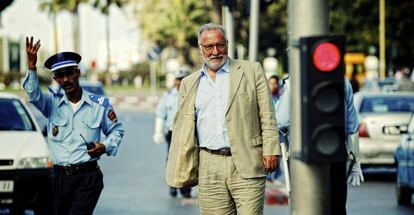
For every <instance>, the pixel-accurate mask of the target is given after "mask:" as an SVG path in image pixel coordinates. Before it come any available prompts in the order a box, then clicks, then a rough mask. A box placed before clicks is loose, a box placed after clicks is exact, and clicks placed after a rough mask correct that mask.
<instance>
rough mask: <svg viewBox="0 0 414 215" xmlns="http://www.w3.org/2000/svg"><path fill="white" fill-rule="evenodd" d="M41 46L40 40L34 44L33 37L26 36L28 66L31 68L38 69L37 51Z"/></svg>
mask: <svg viewBox="0 0 414 215" xmlns="http://www.w3.org/2000/svg"><path fill="white" fill-rule="evenodd" d="M39 48H40V40H38V41H37V42H36V43H35V44H33V37H30V40H29V38H28V37H26V52H27V67H28V69H29V70H32V71H35V70H36V62H37V51H38V50H39Z"/></svg>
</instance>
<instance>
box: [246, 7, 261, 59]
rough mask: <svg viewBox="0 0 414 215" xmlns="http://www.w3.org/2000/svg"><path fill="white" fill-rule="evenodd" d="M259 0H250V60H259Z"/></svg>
mask: <svg viewBox="0 0 414 215" xmlns="http://www.w3.org/2000/svg"><path fill="white" fill-rule="evenodd" d="M259 7H260V1H259V0H251V1H250V26H249V60H250V61H257V50H258V45H257V44H258V42H259Z"/></svg>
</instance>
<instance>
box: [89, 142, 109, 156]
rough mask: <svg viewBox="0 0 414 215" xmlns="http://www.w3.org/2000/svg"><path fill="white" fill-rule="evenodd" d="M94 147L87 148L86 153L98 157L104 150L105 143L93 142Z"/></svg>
mask: <svg viewBox="0 0 414 215" xmlns="http://www.w3.org/2000/svg"><path fill="white" fill-rule="evenodd" d="M93 143H94V145H95V147H93V148H91V149H89V150H88V154H89V156H91V157H99V156H101V155H102V154H103V153H105V152H106V149H105V145H104V144H102V143H97V142H93Z"/></svg>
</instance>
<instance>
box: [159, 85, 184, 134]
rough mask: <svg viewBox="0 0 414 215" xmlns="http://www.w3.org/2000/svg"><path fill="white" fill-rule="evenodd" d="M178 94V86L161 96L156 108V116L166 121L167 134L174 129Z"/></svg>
mask: <svg viewBox="0 0 414 215" xmlns="http://www.w3.org/2000/svg"><path fill="white" fill-rule="evenodd" d="M178 96H179V94H178V90H177V88H176V87H174V88H172V89H171V90H169V91H167V92H165V93H164V94H163V95H162V96H161V98H160V100H159V102H158V105H157V108H156V109H155V115H156V117H158V118H160V119H162V120H163V121H164V133H165V134H167V132H168V131H169V130H171V129H172V125H173V123H174V118H175V114H176V113H177V106H178Z"/></svg>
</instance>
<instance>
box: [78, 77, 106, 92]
mask: <svg viewBox="0 0 414 215" xmlns="http://www.w3.org/2000/svg"><path fill="white" fill-rule="evenodd" d="M79 85H80V86H81V87H82V88H83V89H85V90H86V91H88V92H90V93H93V94H96V95H98V96H103V95H105V90H104V87H103V84H102V83H101V82H90V81H87V80H84V79H81V80H80V81H79Z"/></svg>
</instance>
